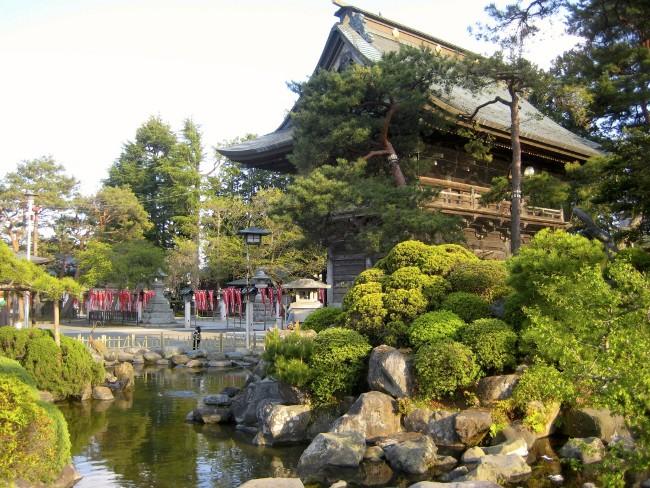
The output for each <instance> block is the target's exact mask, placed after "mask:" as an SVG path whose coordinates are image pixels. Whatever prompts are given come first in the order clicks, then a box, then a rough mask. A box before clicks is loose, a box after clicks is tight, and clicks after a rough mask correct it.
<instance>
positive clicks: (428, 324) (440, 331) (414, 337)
mask: <svg viewBox="0 0 650 488" xmlns="http://www.w3.org/2000/svg"><path fill="white" fill-rule="evenodd" d="M464 326H465V322H463V320H462V319H461V318H460V317H459V316H458V315H456V314H455V313H453V312H449V311H447V310H439V311H437V312H428V313H425V314H423V315H420V316H419V317H418V318H417V319H415V320H414V321H413V323H412V324H411V327H410V329H409V332H408V335H409V340H410V341H411V344H412V345H413V347H420V346H423V345H425V344H429V343H433V342H438V341H441V340H447V339H453V338H454V337H455V336H456V333H457V331H458V330H459V329H460V328H461V327H464Z"/></svg>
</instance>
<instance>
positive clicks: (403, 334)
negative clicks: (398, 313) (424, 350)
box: [381, 320, 409, 347]
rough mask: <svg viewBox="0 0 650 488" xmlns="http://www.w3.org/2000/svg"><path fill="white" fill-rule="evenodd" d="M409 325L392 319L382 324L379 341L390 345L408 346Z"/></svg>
mask: <svg viewBox="0 0 650 488" xmlns="http://www.w3.org/2000/svg"><path fill="white" fill-rule="evenodd" d="M408 334H409V326H408V325H407V324H405V323H404V322H402V321H401V320H393V321H391V322H388V323H387V324H386V325H385V326H384V330H383V334H382V338H381V342H382V343H383V344H386V345H387V346H392V347H409V335H408Z"/></svg>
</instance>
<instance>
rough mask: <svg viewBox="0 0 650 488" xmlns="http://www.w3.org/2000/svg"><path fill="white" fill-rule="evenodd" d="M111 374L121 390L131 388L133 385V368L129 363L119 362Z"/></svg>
mask: <svg viewBox="0 0 650 488" xmlns="http://www.w3.org/2000/svg"><path fill="white" fill-rule="evenodd" d="M113 374H114V375H115V377H116V378H117V381H118V382H119V383H120V385H121V386H122V389H123V390H132V389H133V387H134V385H135V370H134V369H133V365H132V364H131V363H119V364H118V365H117V366H115V367H114V368H113Z"/></svg>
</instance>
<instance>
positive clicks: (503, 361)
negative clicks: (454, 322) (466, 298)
mask: <svg viewBox="0 0 650 488" xmlns="http://www.w3.org/2000/svg"><path fill="white" fill-rule="evenodd" d="M458 335H459V337H460V341H461V342H462V343H463V344H465V345H466V346H468V347H469V348H470V349H471V350H472V352H473V353H474V354H475V355H476V361H477V362H478V364H479V366H480V367H481V368H483V370H484V371H489V372H494V373H500V372H502V371H503V369H504V368H506V367H512V366H514V365H515V361H516V358H515V351H516V346H517V334H516V333H515V331H514V330H512V328H511V327H510V326H509V325H508V324H506V323H505V322H504V321H502V320H499V319H479V320H475V321H474V322H472V323H471V324H469V325H466V326H465V327H463V328H461V329H460V331H459V334H458Z"/></svg>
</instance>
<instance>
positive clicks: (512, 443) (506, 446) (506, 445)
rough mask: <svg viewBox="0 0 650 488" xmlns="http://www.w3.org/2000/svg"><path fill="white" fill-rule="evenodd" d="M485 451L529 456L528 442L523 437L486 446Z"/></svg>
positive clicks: (487, 452)
mask: <svg viewBox="0 0 650 488" xmlns="http://www.w3.org/2000/svg"><path fill="white" fill-rule="evenodd" d="M483 451H484V452H485V453H486V454H518V455H520V456H522V457H526V456H528V444H527V443H526V441H525V440H524V439H522V438H515V439H511V440H508V441H506V442H502V443H501V444H496V445H494V446H485V447H483Z"/></svg>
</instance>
